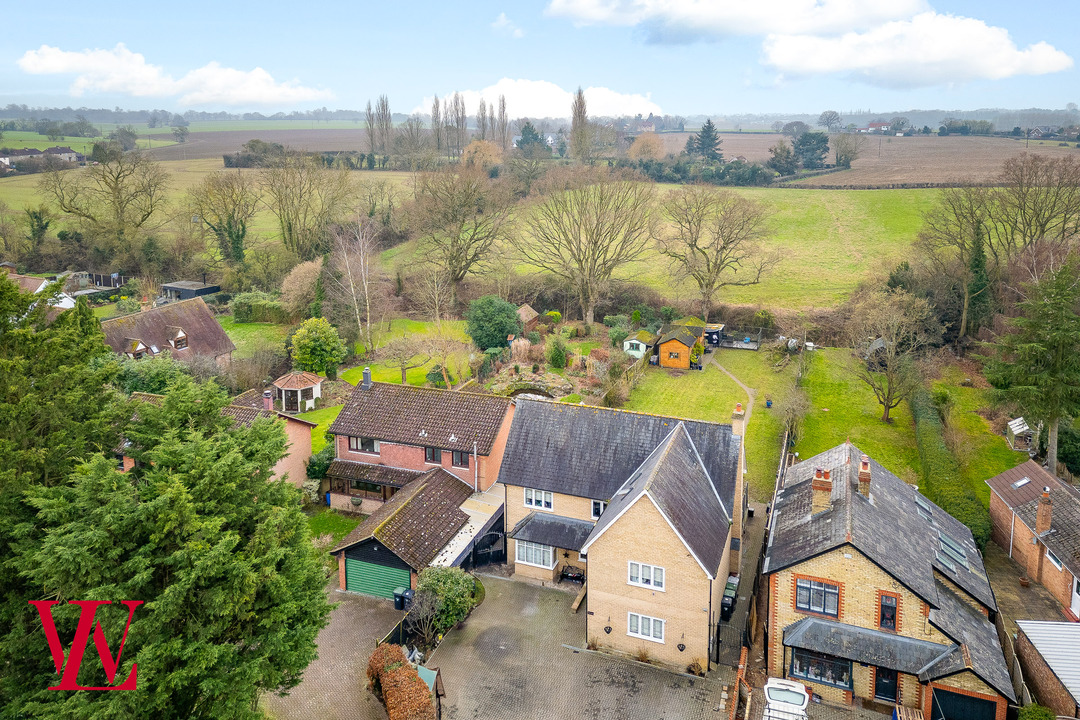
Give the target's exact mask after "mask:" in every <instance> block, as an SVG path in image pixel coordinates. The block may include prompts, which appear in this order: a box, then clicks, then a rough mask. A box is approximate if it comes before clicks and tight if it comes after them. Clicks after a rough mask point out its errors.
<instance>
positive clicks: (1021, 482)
mask: <svg viewBox="0 0 1080 720" xmlns="http://www.w3.org/2000/svg"><path fill="white" fill-rule="evenodd" d="M1029 482H1031V478H1029V477H1027V476H1025V477H1022V478H1020V479H1019V480H1017V481H1016V482H1014V483H1013V484H1012V489H1013V490H1018V489H1020V488H1022V487H1024V486H1025V485H1027V484H1028V483H1029Z"/></svg>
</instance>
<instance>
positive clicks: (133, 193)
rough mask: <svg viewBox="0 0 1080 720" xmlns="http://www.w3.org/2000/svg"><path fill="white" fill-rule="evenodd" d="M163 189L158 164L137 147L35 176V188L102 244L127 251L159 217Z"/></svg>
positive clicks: (164, 177)
mask: <svg viewBox="0 0 1080 720" xmlns="http://www.w3.org/2000/svg"><path fill="white" fill-rule="evenodd" d="M168 189H169V174H168V173H167V172H166V171H165V170H164V168H162V166H161V164H160V163H158V162H157V161H156V160H153V159H152V158H151V157H150V156H149V155H144V154H142V153H140V152H137V151H136V152H127V153H116V154H114V155H113V156H112V157H110V158H109V159H107V160H105V161H104V162H101V163H99V164H96V165H91V166H90V167H87V168H85V169H81V170H50V171H49V172H47V173H45V174H43V175H42V177H41V179H40V180H39V181H38V191H39V192H40V193H41V194H42V195H44V196H46V197H48V198H49V199H51V200H52V201H53V202H54V203H55V204H56V206H57V207H58V208H59V209H60V210H61V211H62V212H65V213H67V214H68V215H72V216H74V217H76V218H78V219H79V220H80V221H82V223H83V224H84V225H85V226H86V228H87V230H89V231H90V232H91V233H93V234H94V235H95V236H96V237H97V239H98V241H100V242H102V243H103V245H101V247H102V249H103V250H105V251H109V250H110V249H111V250H112V251H113V254H114V256H115V255H121V254H122V255H128V256H129V257H131V254H132V253H133V250H134V247H135V245H136V243H137V242H138V241H139V240H141V239H142V238H141V237H140V235H141V234H142V231H145V230H149V229H151V228H154V227H156V226H157V224H158V221H159V220H161V221H163V220H164V212H163V210H164V209H165V205H166V193H167V191H168ZM125 259H126V258H125Z"/></svg>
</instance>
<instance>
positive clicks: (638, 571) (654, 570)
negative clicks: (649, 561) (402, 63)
mask: <svg viewBox="0 0 1080 720" xmlns="http://www.w3.org/2000/svg"><path fill="white" fill-rule="evenodd" d="M629 566H630V567H629V571H628V573H627V579H626V582H627V583H629V584H630V585H637V586H638V587H644V588H649V589H650V590H660V591H664V592H666V590H664V587H665V586H664V568H662V567H659V566H658V565H646V564H645V563H636V562H633V561H630V563H629Z"/></svg>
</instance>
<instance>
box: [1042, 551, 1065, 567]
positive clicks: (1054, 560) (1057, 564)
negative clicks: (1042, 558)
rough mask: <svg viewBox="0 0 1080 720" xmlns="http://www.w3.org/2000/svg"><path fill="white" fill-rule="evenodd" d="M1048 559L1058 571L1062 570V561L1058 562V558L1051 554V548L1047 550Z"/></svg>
mask: <svg viewBox="0 0 1080 720" xmlns="http://www.w3.org/2000/svg"><path fill="white" fill-rule="evenodd" d="M1046 559H1047V560H1049V561H1050V564H1051V565H1053V566H1054V567H1056V568H1057V569H1058V570H1060V569H1061V560H1058V556H1057V555H1055V554H1054V553H1052V552H1050V549H1049V548H1047V550H1046Z"/></svg>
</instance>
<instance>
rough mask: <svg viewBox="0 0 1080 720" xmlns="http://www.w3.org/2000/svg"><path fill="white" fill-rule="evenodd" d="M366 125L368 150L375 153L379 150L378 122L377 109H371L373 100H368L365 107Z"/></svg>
mask: <svg viewBox="0 0 1080 720" xmlns="http://www.w3.org/2000/svg"><path fill="white" fill-rule="evenodd" d="M364 125H365V126H366V127H367V140H368V152H370V153H372V154H374V153H376V152H377V151H378V148H379V145H378V134H379V129H378V123H376V121H375V111H374V110H372V109H371V101H370V100H368V101H367V107H366V108H364Z"/></svg>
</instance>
